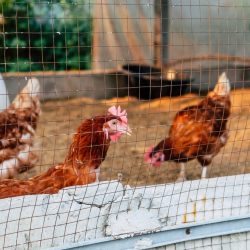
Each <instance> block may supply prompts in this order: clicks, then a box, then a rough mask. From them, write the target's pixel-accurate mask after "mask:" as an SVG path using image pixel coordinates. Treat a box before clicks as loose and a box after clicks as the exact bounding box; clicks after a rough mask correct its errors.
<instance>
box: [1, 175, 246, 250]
mask: <svg viewBox="0 0 250 250" xmlns="http://www.w3.org/2000/svg"><path fill="white" fill-rule="evenodd" d="M249 193H250V174H246V175H238V176H228V177H219V178H211V179H207V180H195V181H186V182H183V183H175V184H166V185H156V186H144V187H137V188H131V187H128V186H123V185H122V184H121V183H119V182H117V181H111V182H100V183H97V184H91V185H88V186H76V187H70V188H65V189H63V190H61V191H60V192H59V193H58V194H55V195H32V196H21V197H16V198H8V199H3V200H0V211H1V218H0V249H44V248H50V247H62V246H63V245H65V244H66V245H67V244H72V243H77V242H85V241H89V240H95V239H105V238H107V239H109V240H110V239H111V238H113V239H123V238H127V237H131V236H135V235H141V234H148V233H152V232H160V231H164V230H168V229H171V228H173V227H177V226H181V225H189V224H190V226H191V225H192V226H194V225H195V224H196V223H198V224H199V223H212V222H213V221H214V220H224V221H225V220H231V218H232V217H237V216H241V217H244V216H246V217H247V216H249V213H250V202H249ZM110 237H111V238H110Z"/></svg>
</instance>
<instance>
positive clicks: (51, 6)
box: [0, 0, 92, 72]
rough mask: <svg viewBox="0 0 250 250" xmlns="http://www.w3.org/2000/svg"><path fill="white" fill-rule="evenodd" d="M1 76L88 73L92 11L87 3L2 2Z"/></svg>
mask: <svg viewBox="0 0 250 250" xmlns="http://www.w3.org/2000/svg"><path fill="white" fill-rule="evenodd" d="M0 13H1V15H2V16H3V17H4V19H3V20H4V24H0V72H10V71H35V70H68V69H87V68H89V67H90V60H91V39H92V37H91V36H92V34H91V30H92V27H91V24H92V20H91V16H90V13H91V9H90V5H89V4H87V3H85V0H71V1H69V0H50V1H43V0H36V1H32V0H0Z"/></svg>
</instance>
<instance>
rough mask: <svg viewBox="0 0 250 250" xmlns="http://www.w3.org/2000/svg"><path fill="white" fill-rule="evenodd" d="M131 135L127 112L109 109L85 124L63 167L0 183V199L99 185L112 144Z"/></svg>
mask: <svg viewBox="0 0 250 250" xmlns="http://www.w3.org/2000/svg"><path fill="white" fill-rule="evenodd" d="M123 134H127V135H130V134H131V130H130V128H129V126H128V123H127V113H126V111H123V112H121V109H120V107H118V109H116V108H115V107H114V106H113V107H111V108H109V110H108V114H107V115H104V116H96V117H94V118H92V119H87V120H85V121H84V122H83V123H82V124H81V125H80V127H79V128H78V130H77V132H76V134H75V135H74V137H73V142H72V144H71V146H70V148H69V152H68V154H67V156H66V158H65V161H64V163H62V164H59V165H57V166H53V167H51V168H50V169H49V170H47V171H46V172H45V173H42V174H40V175H38V176H35V177H33V178H30V179H28V180H25V181H23V180H13V179H11V180H2V181H0V198H7V197H13V196H20V195H30V194H53V193H57V192H58V191H59V190H60V189H62V188H64V187H68V186H75V185H84V184H89V183H92V182H95V181H98V174H99V168H100V164H101V163H102V161H103V160H104V159H105V157H106V154H107V151H108V148H109V146H110V142H111V141H114V142H116V141H117V140H118V139H119V138H120V137H121V136H122V135H123Z"/></svg>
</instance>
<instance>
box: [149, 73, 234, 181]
mask: <svg viewBox="0 0 250 250" xmlns="http://www.w3.org/2000/svg"><path fill="white" fill-rule="evenodd" d="M230 107H231V102H230V84H229V80H228V78H227V77H226V74H225V73H223V74H222V75H221V76H220V77H219V80H218V83H217V84H216V86H215V88H214V90H213V91H212V92H210V93H209V94H208V95H207V97H206V98H205V99H204V100H202V101H201V102H200V103H199V104H197V105H194V106H189V107H186V108H185V109H183V110H181V111H179V112H178V113H177V114H176V116H175V118H174V121H173V124H172V126H171V128H170V131H169V136H168V137H167V138H165V139H164V140H162V141H160V142H159V143H158V145H156V146H153V147H151V148H149V150H148V151H147V152H146V153H145V156H144V160H145V162H147V163H150V164H152V165H153V166H160V165H161V163H162V162H164V161H175V162H177V163H181V172H180V176H179V178H178V181H182V180H185V179H186V176H185V164H184V163H185V162H187V161H189V160H192V159H197V160H198V161H199V163H200V165H201V166H202V174H201V177H202V178H205V177H206V170H207V167H206V166H208V165H209V164H210V163H211V162H212V159H213V158H214V157H215V156H216V155H217V154H218V153H219V151H220V149H221V148H222V147H223V146H224V145H225V144H226V142H227V139H228V130H227V128H226V124H227V120H228V118H229V115H230Z"/></svg>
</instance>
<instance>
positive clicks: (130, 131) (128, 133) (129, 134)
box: [125, 125, 132, 136]
mask: <svg viewBox="0 0 250 250" xmlns="http://www.w3.org/2000/svg"><path fill="white" fill-rule="evenodd" d="M125 134H126V135H128V136H131V134H132V130H131V128H130V127H129V125H128V126H127V128H126V130H125Z"/></svg>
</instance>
